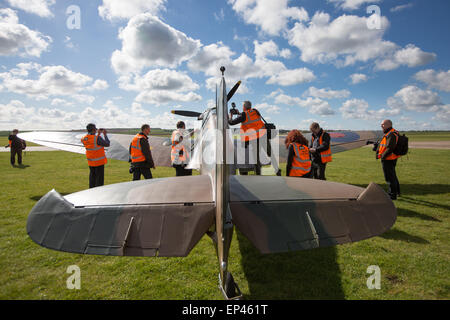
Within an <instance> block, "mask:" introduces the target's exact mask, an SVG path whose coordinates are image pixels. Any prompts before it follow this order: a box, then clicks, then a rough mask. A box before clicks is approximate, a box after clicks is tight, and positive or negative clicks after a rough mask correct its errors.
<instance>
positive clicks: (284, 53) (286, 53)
mask: <svg viewBox="0 0 450 320" xmlns="http://www.w3.org/2000/svg"><path fill="white" fill-rule="evenodd" d="M280 57H282V58H285V59H289V58H290V57H292V52H291V50H289V49H287V48H286V49H282V50H281V51H280Z"/></svg>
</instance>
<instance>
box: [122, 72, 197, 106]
mask: <svg viewBox="0 0 450 320" xmlns="http://www.w3.org/2000/svg"><path fill="white" fill-rule="evenodd" d="M118 83H119V87H120V88H121V89H124V90H128V91H136V92H138V93H139V94H138V96H137V97H136V101H137V102H145V103H150V104H156V105H160V104H165V103H168V102H174V101H181V102H190V101H199V100H201V99H202V97H201V96H200V95H198V94H196V93H194V92H193V91H195V90H198V89H199V85H198V84H196V83H195V82H194V81H192V79H191V78H190V77H189V76H188V75H187V74H185V73H181V72H178V71H175V70H169V69H155V70H150V71H148V72H147V73H146V74H145V75H143V76H139V75H136V74H135V75H133V76H130V75H127V76H122V77H120V78H119V80H118Z"/></svg>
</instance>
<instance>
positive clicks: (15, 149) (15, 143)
mask: <svg viewBox="0 0 450 320" xmlns="http://www.w3.org/2000/svg"><path fill="white" fill-rule="evenodd" d="M18 133H19V130H17V129H14V130H13V132H12V134H10V135H9V137H8V145H7V146H5V148H11V165H12V166H13V167H15V166H16V164H15V163H16V154H17V162H18V163H19V166H21V165H22V150H25V148H26V147H27V144H26V142H25V140H22V139H20V138H19V137H18V136H17V134H18Z"/></svg>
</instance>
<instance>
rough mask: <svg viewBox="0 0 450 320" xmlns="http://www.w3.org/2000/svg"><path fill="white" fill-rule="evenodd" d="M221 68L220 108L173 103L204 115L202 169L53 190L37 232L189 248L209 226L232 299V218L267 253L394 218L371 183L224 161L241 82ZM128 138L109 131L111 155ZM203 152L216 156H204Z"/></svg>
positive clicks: (63, 145) (350, 136)
mask: <svg viewBox="0 0 450 320" xmlns="http://www.w3.org/2000/svg"><path fill="white" fill-rule="evenodd" d="M221 70H222V78H221V82H220V86H219V90H218V94H217V99H216V107H215V108H210V109H207V110H206V111H205V112H203V113H196V112H189V111H177V112H174V113H175V114H180V115H187V116H195V117H197V118H198V119H199V120H201V121H202V125H201V128H200V129H199V130H198V131H197V132H196V134H195V142H194V145H193V150H192V152H193V154H192V160H191V161H192V164H191V167H193V168H196V169H198V170H199V171H200V175H197V176H185V177H170V178H160V179H150V180H143V181H133V182H124V183H118V184H112V185H106V186H102V187H98V188H93V189H89V190H84V191H80V192H76V193H73V194H69V195H66V196H64V197H63V196H61V195H60V194H59V193H58V192H57V191H55V190H52V191H50V192H49V193H47V194H46V195H45V196H44V197H42V198H41V199H40V200H39V201H38V202H37V204H36V205H35V206H34V207H33V209H32V210H31V212H30V214H29V216H28V221H27V232H28V234H29V236H30V238H31V239H32V240H33V241H34V242H36V243H37V244H39V245H41V246H44V247H46V248H50V249H54V250H59V251H65V252H73V253H82V254H97V255H113V256H161V257H179V256H187V255H188V254H189V252H190V251H191V250H192V248H193V247H194V246H195V245H196V244H197V242H198V241H199V240H200V239H201V238H202V237H203V235H205V234H208V235H209V236H210V237H211V239H212V240H213V243H214V245H215V248H216V251H217V257H218V265H219V288H220V290H221V291H222V293H223V295H224V297H225V298H226V299H239V298H241V297H242V294H241V292H240V290H239V287H238V286H237V284H236V283H235V282H234V280H233V276H232V275H231V273H230V271H229V270H228V254H229V250H230V244H231V239H232V235H233V230H234V226H236V228H238V229H239V230H240V231H241V232H242V234H243V235H244V236H246V237H247V238H248V239H249V240H250V241H251V242H252V243H253V244H254V245H255V246H256V248H257V249H258V250H259V251H260V252H261V253H264V254H265V253H275V252H287V251H296V250H306V249H312V248H318V247H327V246H334V245H337V244H343V243H348V242H355V241H359V240H363V239H367V238H370V237H373V236H376V235H380V234H382V233H384V232H385V231H387V230H388V229H389V228H390V227H391V226H392V225H393V224H394V222H395V220H396V216H397V213H396V208H395V206H394V204H393V202H392V201H391V199H390V198H389V196H388V195H387V194H386V193H385V192H384V190H383V189H381V187H379V186H378V185H376V184H374V183H371V184H370V185H369V186H368V187H367V188H366V189H364V188H360V187H356V186H352V185H346V184H342V183H336V182H328V181H321V180H312V179H299V178H295V177H280V176H251V175H249V176H243V175H235V169H236V168H237V167H239V165H238V166H237V167H236V165H234V166H233V165H231V164H229V160H228V161H227V159H229V158H230V152H231V153H233V152H235V151H234V148H233V145H234V144H233V136H232V135H231V134H229V132H230V130H228V129H229V127H228V115H227V112H228V109H227V103H228V101H229V100H230V99H231V97H232V95H233V94H234V92H235V91H236V90H237V87H238V86H239V83H238V84H236V86H234V87H233V89H232V90H231V91H230V92H229V93H228V94H227V92H226V84H225V79H224V76H223V72H224V70H225V69H224V68H221ZM211 132H216V134H210V133H211ZM331 136H332V151H333V152H339V151H344V150H347V149H351V148H355V147H360V146H362V145H365V144H366V143H367V141H368V140H371V139H376V138H377V136H376V133H373V132H362V133H359V132H345V131H344V132H340V133H333V134H332V135H331ZM49 137H51V141H50V138H49ZM80 137H81V134H80V133H76V132H63V133H54V132H53V133H49V132H47V133H43V132H31V133H26V134H22V135H21V138H22V139H25V140H29V141H32V142H36V143H38V144H42V145H46V146H50V147H53V148H57V149H62V150H66V151H71V152H78V153H84V147H83V146H82V144H81V142H80ZM131 139H132V136H129V135H110V140H111V146H110V147H109V148H108V149H107V157H108V158H112V159H119V160H125V161H128V146H129V143H130V141H131ZM276 139H279V138H276ZM166 140H167V139H164V138H161V137H150V139H149V142H150V145H151V146H152V153H153V156H154V160H155V163H156V165H157V166H158V165H159V166H160V165H170V146H167V143H166ZM204 155H208V156H209V157H212V159H213V161H206V159H205V157H204ZM210 159H211V158H210ZM186 186H188V187H186Z"/></svg>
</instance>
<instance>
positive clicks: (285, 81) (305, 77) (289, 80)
mask: <svg viewBox="0 0 450 320" xmlns="http://www.w3.org/2000/svg"><path fill="white" fill-rule="evenodd" d="M315 79H316V76H315V75H314V73H313V72H312V71H311V70H310V69H308V68H298V69H292V70H283V71H280V72H278V73H276V74H274V75H272V76H271V77H270V78H269V80H267V82H266V83H267V84H277V85H280V86H292V85H295V84H300V83H305V82H311V81H313V80H315Z"/></svg>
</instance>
